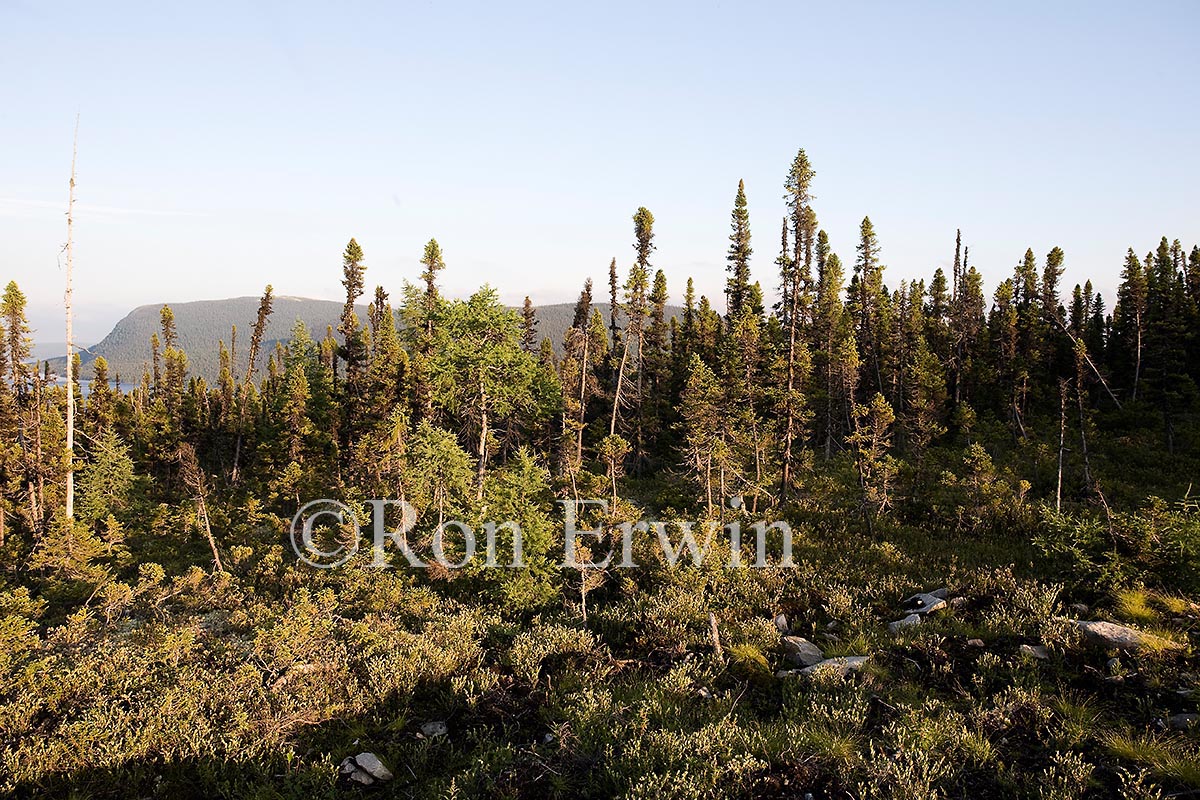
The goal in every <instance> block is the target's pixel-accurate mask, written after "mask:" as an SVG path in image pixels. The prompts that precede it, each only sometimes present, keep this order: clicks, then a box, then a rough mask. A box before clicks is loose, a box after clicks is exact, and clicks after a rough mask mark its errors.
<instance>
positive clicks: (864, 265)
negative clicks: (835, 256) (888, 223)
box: [854, 217, 887, 393]
mask: <svg viewBox="0 0 1200 800" xmlns="http://www.w3.org/2000/svg"><path fill="white" fill-rule="evenodd" d="M857 250H858V259H857V261H855V263H854V278H855V285H856V289H857V291H856V292H855V295H856V297H855V310H856V313H857V321H856V327H857V333H858V349H859V351H860V352H861V353H862V358H863V363H864V364H865V365H866V367H867V370H868V376H867V382H868V383H870V384H871V385H873V386H874V387H875V389H876V391H878V392H880V393H882V392H883V391H884V382H883V353H882V350H883V331H884V330H886V320H885V319H884V317H885V314H886V309H885V305H886V303H887V297H886V294H885V292H884V288H883V265H882V264H880V263H879V250H880V247H879V240H878V238H877V237H876V236H875V226H874V225H872V224H871V218H870V217H863V221H862V224H861V225H860V226H859V239H858V247H857Z"/></svg>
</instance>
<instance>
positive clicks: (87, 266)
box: [0, 0, 1200, 344]
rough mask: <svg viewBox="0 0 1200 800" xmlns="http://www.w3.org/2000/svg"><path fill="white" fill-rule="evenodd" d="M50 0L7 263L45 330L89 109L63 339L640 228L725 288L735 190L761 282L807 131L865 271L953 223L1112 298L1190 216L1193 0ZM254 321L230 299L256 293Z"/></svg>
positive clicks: (4, 270)
mask: <svg viewBox="0 0 1200 800" xmlns="http://www.w3.org/2000/svg"><path fill="white" fill-rule="evenodd" d="M984 5H985V4H975V3H969V4H968V3H925V2H905V3H894V2H888V3H856V4H848V3H828V4H826V3H806V2H786V3H753V2H746V3H734V2H727V1H726V2H719V3H713V2H705V1H704V0H695V2H689V3H647V2H641V3H624V2H605V3H589V4H582V3H563V2H545V3H521V4H516V3H478V4H468V3H452V2H438V3H433V2H416V3H403V2H387V3H368V2H343V3H337V4H334V3H328V4H316V3H306V2H260V1H256V0H243V1H242V2H236V3H225V2H218V1H217V0H206V2H203V3H164V2H161V0H158V1H157V2H147V3H124V2H112V3H84V2H56V3H43V2H35V0H0V75H2V76H3V77H2V78H0V279H2V280H3V281H4V282H7V281H8V280H10V279H13V280H16V281H17V282H18V284H19V285H20V286H21V288H22V290H23V291H24V292H25V294H26V295H27V296H28V298H29V312H30V318H31V322H32V324H33V326H34V328H35V329H36V338H37V339H38V340H39V341H43V342H53V341H62V340H63V339H64V338H65V336H64V335H63V334H62V333H61V330H62V325H63V323H62V318H63V314H62V291H63V281H64V271H63V269H62V265H61V260H62V255H61V249H62V245H63V243H64V241H65V237H66V224H65V217H64V211H65V208H66V201H67V183H68V177H69V174H70V161H71V143H72V133H73V128H74V124H75V117H76V114H78V115H79V119H80V122H79V155H78V199H77V206H76V211H77V213H76V221H75V248H74V250H75V298H76V316H77V321H76V331H77V334H76V335H77V340H78V341H79V342H80V343H82V344H90V343H93V342H94V341H98V340H99V339H100V338H102V337H103V336H104V334H105V333H106V332H107V331H108V330H109V329H110V328H111V327H112V325H113V324H114V323H115V322H116V321H117V320H118V319H119V318H120V317H122V316H124V314H125V313H127V312H128V311H130V310H131V309H132V308H134V307H135V306H138V305H141V304H146V303H163V302H167V303H170V302H182V301H187V300H200V299H219V298H223V297H234V296H243V295H259V294H261V292H262V290H263V287H264V286H265V285H266V284H267V283H270V284H273V286H274V289H275V292H276V294H282V295H296V296H304V297H320V298H326V299H342V298H343V297H344V295H343V290H342V287H341V285H340V279H341V252H342V250H343V248H344V247H345V245H346V242H347V241H348V240H349V239H350V237H352V236H353V237H356V238H357V240H358V242H359V243H360V244H361V245H362V247H363V249H364V251H365V253H366V263H367V266H368V270H367V278H366V280H367V285H368V291H370V290H371V289H373V287H374V286H375V285H377V284H378V285H383V286H384V288H385V289H387V290H388V291H390V292H391V293H392V294H393V296H397V297H398V296H399V294H400V291H401V288H402V286H403V282H404V281H405V280H416V279H417V276H418V275H419V272H420V266H419V264H418V261H419V259H420V256H421V253H422V250H423V247H424V244H425V242H426V241H428V239H429V238H431V237H436V238H437V239H438V241H439V242H440V243H441V245H442V248H443V250H444V253H445V259H446V264H447V269H446V271H445V272H444V273H443V287H444V291H445V292H446V293H447V294H450V295H454V296H466V295H467V294H469V293H470V292H472V291H473V290H475V289H476V288H477V287H478V286H480V285H481V284H483V283H489V284H491V285H493V286H494V287H496V288H497V289H498V291H499V292H500V295H501V297H502V299H504V300H505V301H506V302H510V303H519V302H520V301H521V299H522V298H523V297H524V296H525V295H529V296H530V297H532V299H533V300H534V302H536V303H552V302H568V301H573V300H574V299H575V298H576V297H577V295H578V293H579V289H580V287H581V285H582V283H583V281H584V279H585V278H586V277H588V276H591V277H593V278H594V279H595V281H596V283H597V286H601V285H603V284H605V283H606V279H607V269H608V263H609V261H610V260H611V259H612V258H613V257H616V258H617V260H618V264H619V265H620V266H621V268H622V271H624V270H625V269H627V268H628V266H629V264H630V263H631V262H632V259H633V249H632V241H633V236H632V222H631V217H632V214H633V213H634V211H635V210H636V209H637V208H638V207H639V206H646V207H647V208H649V209H650V210H651V211H652V212H653V213H654V216H655V219H656V225H655V231H656V234H657V236H656V242H657V245H658V249H657V252H656V254H655V257H654V259H653V260H652V261H653V264H654V266H655V267H659V268H662V269H664V270H665V272H666V274H667V277H668V281H669V285H670V288H671V290H672V293H673V295H674V298H675V300H676V301H678V299H679V297H680V295H681V294H682V289H683V286H684V283H685V282H686V278H687V277H688V276H691V277H694V278H695V281H696V286H697V290H698V291H700V292H703V293H706V294H708V295H709V296H710V297H712V298H714V300H715V301H716V303H717V305H718V307H721V306H723V301H722V300H721V295H722V291H723V286H724V265H725V261H724V256H725V251H726V248H727V246H728V238H727V237H728V233H729V215H730V211H731V209H732V206H733V200H734V195H735V194H736V190H737V183H738V180H739V179H744V180H745V184H746V193H747V196H748V199H749V206H750V217H751V226H752V231H753V234H754V246H755V254H754V257H753V260H752V268H753V271H754V277H755V278H756V279H759V280H760V281H762V283H763V286H764V288H767V289H770V288H771V287H773V286H774V285H775V283H776V280H775V277H774V270H775V268H774V265H773V262H774V259H775V256H776V254H777V252H778V248H779V225H780V221H781V218H782V215H783V211H784V209H783V199H782V195H783V180H784V176H785V174H786V171H787V168H788V166H789V164H790V163H791V160H792V158H793V157H794V156H795V154H796V151H797V149H799V148H804V149H805V150H806V152H807V153H808V155H809V158H810V160H811V161H812V163H813V165H814V167H815V169H816V172H817V175H816V179H815V181H814V185H813V192H814V194H815V196H816V199H815V200H814V208H815V209H816V211H817V215H818V219H819V222H820V225H821V227H823V228H824V229H825V230H826V231H827V232H828V234H829V237H830V240H831V244H832V246H833V249H834V251H835V252H837V253H839V254H840V255H841V256H842V259H843V261H844V262H848V263H849V262H851V261H852V260H853V257H854V245H855V242H856V238H857V232H858V226H859V223H860V222H861V220H862V218H863V216H864V215H870V217H871V219H872V221H873V222H874V224H875V228H876V231H877V233H878V236H879V240H880V243H881V244H882V247H883V261H884V263H885V264H886V265H887V270H886V272H885V278H886V280H887V281H888V283H889V284H890V285H892V286H896V285H898V284H899V282H900V280H903V279H912V278H917V277H924V278H928V277H929V276H930V275H931V274H932V272H933V270H934V269H935V268H936V267H938V266H942V267H947V266H948V265H949V264H950V263H951V261H952V258H953V246H954V233H955V229H956V228H961V229H962V231H963V238H964V242H965V243H966V244H968V245H969V246H970V251H971V260H972V262H973V263H974V264H976V265H977V266H978V267H979V268H980V270H981V271H982V272H983V274H984V277H985V279H986V281H987V283H988V287H989V290H988V291H989V293H990V291H991V287H993V286H994V285H995V283H996V282H997V281H998V280H1002V279H1003V278H1004V277H1007V276H1008V275H1009V274H1010V273H1011V270H1012V267H1013V266H1014V265H1015V264H1016V263H1017V261H1018V260H1019V259H1020V258H1021V257H1022V255H1023V254H1024V252H1025V249H1026V248H1027V247H1032V248H1033V250H1034V252H1035V253H1037V254H1038V257H1039V260H1041V259H1044V256H1045V254H1046V253H1047V252H1048V251H1049V250H1050V249H1051V248H1053V247H1054V246H1061V247H1062V248H1063V249H1064V250H1065V251H1066V254H1067V273H1066V277H1065V280H1066V282H1067V285H1068V286H1072V285H1074V283H1075V282H1078V281H1083V280H1084V279H1086V278H1089V277H1090V278H1092V279H1093V280H1094V281H1095V283H1096V286H1097V288H1098V289H1100V290H1101V291H1103V292H1105V293H1106V294H1107V295H1108V298H1109V303H1110V305H1111V293H1112V291H1113V290H1114V289H1115V286H1116V284H1117V279H1118V274H1119V271H1120V267H1121V262H1122V259H1123V256H1124V253H1125V251H1126V248H1128V247H1130V246H1132V247H1134V249H1135V250H1136V251H1137V252H1138V253H1145V252H1146V251H1147V250H1149V249H1150V248H1151V247H1153V246H1154V245H1156V243H1157V242H1158V239H1159V238H1160V237H1161V236H1164V235H1166V236H1168V237H1169V238H1171V239H1174V238H1179V239H1180V240H1182V241H1183V243H1184V245H1185V246H1186V247H1187V248H1188V249H1190V248H1191V245H1192V244H1194V243H1198V242H1200V213H1198V212H1200V194H1198V193H1197V188H1196V187H1197V186H1200V180H1198V179H1200V147H1198V146H1197V131H1198V130H1200V103H1198V102H1197V101H1198V100H1200V88H1198V87H1200V80H1197V78H1198V76H1200V48H1197V47H1196V44H1195V31H1196V30H1197V25H1198V24H1200V4H1197V3H1195V2H1179V3H1166V2H1162V3H1155V2H1150V3H1137V4H1134V3H1128V2H1120V3H1109V2H1056V3H1045V2H1034V3H1026V2H1006V3H1002V4H992V5H993V7H991V8H987V7H984ZM247 324H249V321H248V323H247Z"/></svg>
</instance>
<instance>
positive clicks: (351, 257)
mask: <svg viewBox="0 0 1200 800" xmlns="http://www.w3.org/2000/svg"><path fill="white" fill-rule="evenodd" d="M366 272H367V268H366V266H365V265H364V264H363V251H362V248H361V247H359V245H358V242H357V241H355V240H354V239H351V240H350V242H349V243H348V244H347V245H346V250H345V251H344V252H343V253H342V286H343V287H345V289H346V302H345V304H344V305H343V306H342V317H341V320H340V322H339V323H338V333H340V334H341V335H342V342H343V344H342V348H341V353H340V354H341V357H342V360H343V361H344V362H345V364H346V383H347V384H351V385H353V384H354V383H355V381H356V379H357V377H358V371H359V369H360V368H361V367H362V364H363V361H364V359H365V357H366V348H365V346H364V342H363V339H362V333H361V331H360V329H359V325H358V315H357V314H356V313H355V312H354V304H355V303H357V302H358V298H360V297H362V295H363V291H364V287H365V284H364V277H365V275H366Z"/></svg>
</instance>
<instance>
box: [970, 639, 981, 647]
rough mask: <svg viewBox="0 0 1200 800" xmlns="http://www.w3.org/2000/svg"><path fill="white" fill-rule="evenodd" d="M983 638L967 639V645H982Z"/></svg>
mask: <svg viewBox="0 0 1200 800" xmlns="http://www.w3.org/2000/svg"><path fill="white" fill-rule="evenodd" d="M983 646H984V644H983V639H967V647H983Z"/></svg>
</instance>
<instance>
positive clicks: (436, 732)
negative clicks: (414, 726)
mask: <svg viewBox="0 0 1200 800" xmlns="http://www.w3.org/2000/svg"><path fill="white" fill-rule="evenodd" d="M449 732H450V728H449V726H448V725H446V723H444V722H442V721H441V720H434V721H433V722H426V723H425V724H424V725H422V726H421V734H422V735H423V736H425V738H427V739H434V738H436V737H438V736H445V735H446V734H447V733H449Z"/></svg>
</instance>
